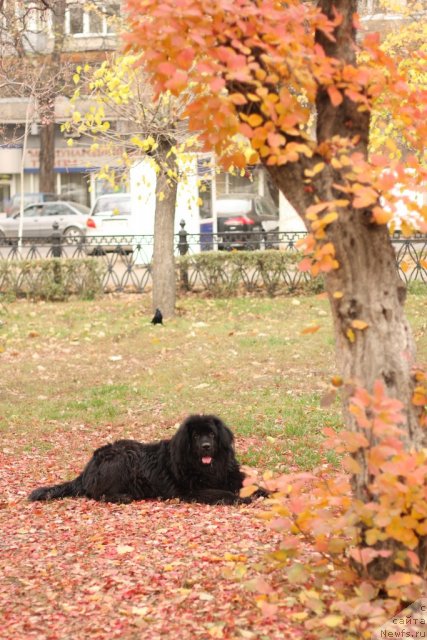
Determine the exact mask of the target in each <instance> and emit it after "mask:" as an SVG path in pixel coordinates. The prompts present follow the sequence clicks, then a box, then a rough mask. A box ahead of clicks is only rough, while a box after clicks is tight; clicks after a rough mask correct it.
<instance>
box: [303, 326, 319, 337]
mask: <svg viewBox="0 0 427 640" xmlns="http://www.w3.org/2000/svg"><path fill="white" fill-rule="evenodd" d="M319 329H320V324H316V325H313V326H312V327H305V329H303V330H302V331H301V333H302V334H303V335H305V334H307V333H316V331H319Z"/></svg>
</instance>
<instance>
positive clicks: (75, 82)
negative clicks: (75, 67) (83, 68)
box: [73, 73, 80, 84]
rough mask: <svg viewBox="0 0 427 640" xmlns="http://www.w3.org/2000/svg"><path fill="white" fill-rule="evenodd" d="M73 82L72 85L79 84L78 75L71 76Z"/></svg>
mask: <svg viewBox="0 0 427 640" xmlns="http://www.w3.org/2000/svg"><path fill="white" fill-rule="evenodd" d="M73 82H74V84H79V82H80V76H79V74H78V73H75V74H74V75H73Z"/></svg>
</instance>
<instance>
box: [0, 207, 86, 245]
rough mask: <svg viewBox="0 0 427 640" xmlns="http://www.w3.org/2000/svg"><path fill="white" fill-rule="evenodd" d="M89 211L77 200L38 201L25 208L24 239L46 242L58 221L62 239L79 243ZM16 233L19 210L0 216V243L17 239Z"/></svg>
mask: <svg viewBox="0 0 427 640" xmlns="http://www.w3.org/2000/svg"><path fill="white" fill-rule="evenodd" d="M89 213H90V209H89V207H86V206H85V205H83V204H79V203H78V202H65V201H58V202H39V203H34V204H29V205H27V206H26V207H25V208H24V216H23V231H22V235H23V237H24V238H34V239H38V240H42V241H49V239H50V237H51V236H52V233H53V231H54V229H53V224H54V223H55V222H57V223H58V231H59V232H60V233H61V234H62V238H63V242H64V243H66V244H75V243H77V242H82V241H83V239H84V237H85V234H86V221H87V219H88V216H89ZM18 234H19V213H15V214H14V215H13V217H11V218H6V217H5V218H0V244H2V241H3V243H4V242H5V241H7V240H9V239H16V238H17V237H18Z"/></svg>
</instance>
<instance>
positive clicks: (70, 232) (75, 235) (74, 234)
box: [62, 227, 83, 244]
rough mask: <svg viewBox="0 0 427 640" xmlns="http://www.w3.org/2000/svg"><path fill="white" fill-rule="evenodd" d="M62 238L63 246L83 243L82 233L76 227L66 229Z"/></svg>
mask: <svg viewBox="0 0 427 640" xmlns="http://www.w3.org/2000/svg"><path fill="white" fill-rule="evenodd" d="M62 237H63V239H64V243H65V244H81V243H82V242H83V232H82V231H81V229H79V228H78V227H68V229H65V231H64V233H63V234H62Z"/></svg>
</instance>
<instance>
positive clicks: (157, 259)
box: [153, 175, 177, 318]
mask: <svg viewBox="0 0 427 640" xmlns="http://www.w3.org/2000/svg"><path fill="white" fill-rule="evenodd" d="M176 194H177V184H176V182H175V181H174V182H170V183H169V182H168V181H167V179H166V178H165V176H163V175H160V176H159V177H158V178H157V185H156V213H155V218H154V252H153V311H154V310H155V309H160V311H161V312H162V314H163V317H164V318H168V317H172V316H173V315H174V313H175V301H176V274H175V258H174V226H175V204H176Z"/></svg>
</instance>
